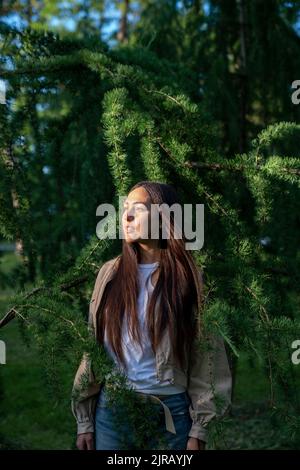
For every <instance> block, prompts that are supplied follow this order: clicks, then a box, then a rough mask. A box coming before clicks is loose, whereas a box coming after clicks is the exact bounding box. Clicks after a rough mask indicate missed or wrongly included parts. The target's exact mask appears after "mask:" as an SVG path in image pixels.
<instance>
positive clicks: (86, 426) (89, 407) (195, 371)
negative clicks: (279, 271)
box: [71, 257, 232, 441]
mask: <svg viewBox="0 0 300 470" xmlns="http://www.w3.org/2000/svg"><path fill="white" fill-rule="evenodd" d="M118 260H119V257H116V258H113V259H112V260H109V261H107V262H106V263H104V264H103V266H102V267H101V268H100V270H99V272H98V275H97V278H96V282H95V286H94V290H93V294H92V298H91V301H90V306H89V320H88V328H90V329H91V331H94V332H95V335H96V333H97V323H96V312H97V308H98V306H99V303H100V300H101V296H102V294H103V291H104V288H105V285H106V283H107V282H108V281H109V280H110V279H111V277H112V274H113V272H114V267H115V266H116V264H117V262H118ZM200 275H201V273H200ZM211 344H212V345H213V348H212V350H210V351H209V352H205V353H199V351H197V352H196V350H194V351H193V353H192V356H191V358H190V363H189V364H188V365H187V366H186V367H185V368H184V370H182V369H180V368H179V367H178V366H177V365H176V364H175V362H174V360H173V355H172V349H171V344H170V341H169V335H168V334H167V333H165V335H164V337H163V340H162V341H161V344H160V346H159V349H158V351H157V352H156V372H157V378H158V380H159V381H161V380H165V379H168V380H169V381H170V383H172V384H179V385H183V386H184V387H185V388H186V390H187V392H188V395H189V397H190V399H191V405H190V407H189V412H190V416H191V419H192V427H191V430H190V432H189V436H190V437H196V438H198V439H200V440H202V441H207V425H208V423H209V422H210V421H211V419H212V418H214V417H215V416H222V415H223V414H224V413H225V412H226V411H227V409H228V407H229V405H230V402H231V387H232V377H231V371H230V367H229V363H228V359H227V355H226V350H225V346H224V342H223V339H222V338H221V337H214V338H213V339H212V340H211ZM188 370H189V373H188V372H187V371H188ZM87 371H88V376H89V380H88V385H87V387H86V388H85V389H84V390H82V391H80V394H79V396H78V395H77V397H76V400H75V399H74V398H73V397H72V399H71V408H72V412H73V415H74V417H75V419H76V421H77V433H78V434H82V433H86V432H94V413H95V408H96V402H97V399H98V395H99V392H100V391H101V388H102V386H103V385H104V383H103V382H102V383H97V382H96V381H95V376H94V373H93V368H92V365H91V361H90V360H89V358H88V357H87V355H85V354H84V355H83V358H82V361H81V363H80V365H79V368H78V370H77V373H76V375H75V379H74V384H73V391H75V389H76V387H78V385H79V383H80V377H81V376H82V374H83V373H84V372H87ZM212 385H213V387H212ZM216 397H221V403H222V406H221V409H220V408H219V405H218V409H217V406H216Z"/></svg>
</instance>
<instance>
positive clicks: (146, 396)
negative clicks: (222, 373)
mask: <svg viewBox="0 0 300 470" xmlns="http://www.w3.org/2000/svg"><path fill="white" fill-rule="evenodd" d="M104 388H105V387H104ZM133 390H134V389H133ZM103 391H104V389H103V390H102V392H103ZM134 391H135V392H136V394H137V395H138V396H139V398H140V399H141V400H144V401H147V400H150V401H151V402H152V403H156V404H159V405H161V406H162V407H163V410H164V415H165V425H166V430H167V431H169V432H171V433H172V434H176V429H175V425H174V421H173V417H172V413H171V411H170V408H169V407H168V406H167V405H166V404H165V403H164V402H163V401H164V400H166V399H167V398H171V397H176V396H177V397H178V396H182V397H186V392H180V393H175V394H169V395H163V394H159V395H158V394H150V393H143V392H142V391H139V390H134Z"/></svg>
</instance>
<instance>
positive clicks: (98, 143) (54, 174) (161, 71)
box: [0, 2, 300, 447]
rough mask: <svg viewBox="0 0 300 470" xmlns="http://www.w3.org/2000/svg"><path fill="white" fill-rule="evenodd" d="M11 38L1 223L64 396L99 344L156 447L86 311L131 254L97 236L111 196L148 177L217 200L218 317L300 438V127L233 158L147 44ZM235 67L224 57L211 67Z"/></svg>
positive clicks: (100, 373) (100, 362) (1, 153)
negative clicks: (98, 219)
mask: <svg viewBox="0 0 300 470" xmlns="http://www.w3.org/2000/svg"><path fill="white" fill-rule="evenodd" d="M221 3H222V5H221V7H220V12H221V13H222V12H223V13H224V9H225V5H224V4H223V2H221ZM255 3H256V2H255ZM227 13H228V12H227ZM171 16H172V15H171ZM201 21H202V20H201ZM216 28H218V26H216ZM217 33H218V35H219V34H220V31H219V30H218V31H217ZM1 34H2V35H4V36H5V37H6V38H7V43H6V46H5V54H6V58H10V61H11V67H7V68H6V69H5V70H4V71H3V72H2V76H3V77H4V78H5V79H6V80H7V81H8V82H9V84H10V87H9V93H8V103H7V105H6V106H4V108H3V109H4V112H3V113H2V114H1V118H0V132H1V136H3V138H2V139H1V141H0V157H1V158H0V176H1V179H0V214H1V216H0V217H1V220H0V222H1V235H2V236H3V237H5V238H6V239H16V238H17V239H19V240H21V241H22V244H23V249H24V252H23V259H24V261H25V262H26V263H27V265H28V267H29V271H30V272H31V274H32V277H33V279H32V280H34V281H35V286H36V289H33V290H32V288H31V287H30V288H28V287H26V286H24V285H20V289H17V292H16V294H15V295H14V296H12V297H11V302H10V305H9V307H8V310H9V309H13V311H14V312H15V315H16V316H17V318H18V321H19V324H20V328H21V332H22V335H23V337H24V339H25V340H26V341H27V342H30V341H31V339H32V338H34V341H35V344H36V345H37V346H38V348H39V351H40V354H41V355H42V357H43V360H44V364H45V380H46V383H47V385H48V388H47V389H48V390H49V393H50V394H51V396H52V397H53V398H54V399H55V400H56V403H58V402H59V401H62V400H66V397H65V392H64V389H63V388H62V387H61V377H62V371H63V367H64V365H65V364H68V365H69V366H70V367H71V368H72V369H74V370H75V368H76V365H78V362H79V361H80V359H81V357H82V354H83V353H87V354H88V355H89V356H90V359H91V361H92V363H93V367H94V368H95V373H96V377H97V379H98V380H99V381H102V380H104V379H105V380H107V382H108V383H110V382H109V381H110V380H111V379H114V378H115V380H112V382H111V383H112V396H111V399H112V401H114V400H115V401H116V400H117V401H118V402H121V403H124V404H125V403H128V408H126V414H127V412H128V416H130V420H131V419H132V424H133V426H134V427H135V428H136V429H138V430H139V434H138V436H137V439H140V440H139V441H138V445H139V446H140V447H143V445H146V444H147V439H148V437H149V434H148V432H149V430H150V428H148V424H147V426H145V422H146V423H147V420H143V419H144V417H145V416H148V415H142V414H141V413H140V410H139V408H138V407H137V406H136V403H135V402H132V401H131V399H130V397H131V398H134V395H133V394H130V391H129V390H127V389H126V387H125V385H124V382H123V379H122V378H120V377H119V376H115V375H112V376H111V375H110V374H111V371H112V370H111V368H112V364H111V363H110V361H109V360H108V358H107V356H106V354H104V351H103V350H101V348H99V346H98V345H97V344H95V341H94V338H93V336H92V335H90V334H89V332H88V330H87V325H86V313H84V314H83V312H85V311H86V310H87V308H86V306H87V305H88V301H89V298H90V295H91V289H92V287H93V282H94V279H95V275H96V274H97V272H98V270H99V268H100V267H101V265H102V263H103V262H104V261H106V260H107V259H110V258H111V257H112V256H114V255H116V254H117V253H118V252H119V250H120V244H119V241H115V240H113V239H105V240H99V239H97V237H96V236H95V235H93V234H94V230H95V225H96V223H95V212H96V208H97V206H98V205H99V204H101V203H102V202H111V203H113V204H114V205H115V207H116V208H117V197H118V196H122V195H125V194H126V193H127V192H128V190H129V189H130V187H131V185H133V184H134V183H136V182H137V181H139V180H141V179H149V180H154V181H165V182H171V183H173V184H174V185H175V187H177V188H178V189H179V193H180V196H182V198H183V200H184V201H186V202H189V203H191V202H192V203H193V204H195V203H204V204H205V245H204V247H203V249H202V250H197V251H195V252H193V256H194V257H195V260H196V261H197V263H198V265H199V266H202V268H203V269H204V272H205V300H206V309H205V312H204V322H205V324H206V325H207V326H208V327H209V328H210V329H211V330H212V331H213V332H217V333H219V334H220V335H221V336H222V337H223V338H224V340H225V342H226V344H227V345H228V348H229V352H230V355H232V358H233V359H234V360H237V358H239V357H240V353H241V351H243V350H245V351H247V353H248V354H249V355H250V356H252V357H253V358H255V359H257V358H258V359H259V360H260V362H261V364H262V367H263V369H264V373H265V376H266V377H267V378H268V380H269V388H270V396H269V398H270V404H271V407H273V408H274V410H275V411H276V410H278V412H282V410H283V409H285V413H286V418H287V422H288V423H289V425H291V426H292V428H293V429H294V431H293V432H294V436H296V434H297V433H296V429H297V426H298V425H299V422H298V420H295V419H293V416H294V415H296V414H297V413H299V403H298V402H299V391H298V388H297V380H296V379H295V370H294V368H293V367H292V365H291V359H290V353H291V350H290V345H291V341H292V340H293V339H295V338H296V337H297V335H299V333H300V332H299V298H298V296H297V295H294V296H292V295H291V293H295V292H297V289H298V286H299V267H298V266H299V247H298V243H297V242H298V238H299V207H298V205H299V197H298V192H297V190H298V186H299V171H300V168H299V166H300V162H299V154H298V151H299V149H298V147H296V143H297V139H298V136H299V126H298V125H297V124H296V123H293V122H279V123H277V124H274V125H272V126H269V127H268V128H267V129H265V130H264V131H262V132H261V133H260V134H258V136H257V138H256V140H255V141H254V144H253V147H252V149H251V151H250V152H248V153H239V154H234V155H233V156H230V158H228V157H227V156H225V152H224V154H223V152H222V151H221V146H220V132H219V130H220V126H219V123H214V122H212V121H213V119H212V114H211V113H210V112H208V108H209V107H208V106H207V103H203V104H202V103H201V102H199V100H197V99H194V96H193V93H192V92H191V89H190V87H189V84H186V85H184V84H183V82H184V73H183V71H182V69H180V68H179V69H178V71H177V70H176V63H175V62H174V63H173V64H172V63H171V62H169V61H167V60H165V59H164V60H161V61H160V60H159V58H158V57H156V56H155V55H154V54H153V52H152V51H151V50H149V47H150V44H149V43H148V46H149V47H148V48H147V47H146V48H143V47H139V48H133V47H132V46H131V45H128V47H125V46H123V47H122V48H116V49H115V50H114V51H110V50H108V49H107V48H106V47H105V46H104V45H102V44H101V43H99V44H96V43H95V41H94V40H93V39H92V38H90V39H84V40H79V39H72V40H71V39H70V38H60V37H58V36H57V35H53V34H50V33H49V34H48V33H47V34H46V33H39V32H36V31H34V32H33V31H31V30H26V31H24V32H22V33H16V32H13V31H2V33H1ZM16 39H17V41H15V40H16ZM168 40H169V39H168ZM154 42H155V41H153V44H154ZM16 43H17V45H16ZM171 44H172V41H171V39H170V47H171ZM156 47H157V44H156ZM172 47H173V46H172ZM210 53H211V51H210ZM223 59H224V57H223ZM223 66H224V64H223V63H221V64H219V65H218V64H214V67H215V69H214V72H213V73H215V74H216V73H217V72H218V70H219V67H220V70H223ZM218 73H219V72H218ZM209 76H210V75H209V74H208V77H209ZM215 79H216V77H215ZM215 83H216V82H214V84H215ZM229 92H230V87H229V88H228V89H226V93H229ZM207 93H208V96H210V95H209V90H208V92H207ZM225 98H226V100H225V104H226V103H227V100H228V102H230V96H228V97H225ZM223 104H224V103H223ZM233 109H234V110H236V104H234V105H233ZM275 115H276V113H275ZM118 224H119V220H118ZM117 228H118V227H117ZM216 228H217V229H216ZM267 237H269V239H270V240H271V241H270V242H268V243H263V242H262V240H263V239H265V238H267ZM118 384H119V386H115V385H118ZM66 401H67V400H66ZM287 405H288V406H287ZM120 408H122V407H120ZM273 408H272V409H273ZM145 413H146V411H145ZM147 413H148V411H147ZM149 413H150V414H151V410H150V409H149ZM152 413H153V411H152ZM128 416H127V417H128ZM149 416H150V415H149ZM141 417H142V418H143V419H142V421H141V420H140V418H141ZM123 418H124V416H123ZM119 419H120V420H122V416H119ZM216 426H218V425H217V424H216ZM151 429H152V428H151ZM216 429H217V428H216ZM152 431H153V430H152ZM217 435H220V433H219V434H218V433H217ZM295 439H296V438H295ZM295 442H296V441H295ZM216 445H217V444H216Z"/></svg>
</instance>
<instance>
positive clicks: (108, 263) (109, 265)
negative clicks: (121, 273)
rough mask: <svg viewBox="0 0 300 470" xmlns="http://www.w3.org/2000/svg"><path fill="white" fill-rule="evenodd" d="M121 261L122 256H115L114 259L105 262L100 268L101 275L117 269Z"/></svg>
mask: <svg viewBox="0 0 300 470" xmlns="http://www.w3.org/2000/svg"><path fill="white" fill-rule="evenodd" d="M120 259H121V255H118V256H115V257H114V258H111V259H109V260H107V261H105V262H104V263H103V264H102V265H101V266H100V268H99V273H100V272H101V273H103V272H104V271H107V270H108V269H112V268H114V267H116V266H117V265H118V263H119V261H120Z"/></svg>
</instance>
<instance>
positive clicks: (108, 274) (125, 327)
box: [72, 181, 231, 450]
mask: <svg viewBox="0 0 300 470" xmlns="http://www.w3.org/2000/svg"><path fill="white" fill-rule="evenodd" d="M163 203H165V204H167V207H169V208H171V206H172V205H173V204H175V203H177V204H178V203H179V201H178V197H177V194H176V191H175V190H174V188H173V187H172V186H170V185H168V184H162V183H157V182H149V181H142V182H140V183H138V184H136V185H135V186H134V187H133V188H132V189H131V190H130V192H129V194H128V196H127V198H126V200H125V202H124V207H123V215H122V229H123V233H124V236H125V238H124V240H123V247H122V255H120V256H118V257H117V258H114V259H113V260H110V261H108V262H106V263H105V264H104V265H103V266H102V268H101V269H100V271H99V273H98V276H97V279H96V283H95V287H94V292H93V295H92V300H91V304H90V316H89V323H90V325H92V326H93V327H94V330H95V335H96V338H97V340H98V341H99V342H100V343H101V344H104V346H105V349H106V350H107V352H108V353H109V355H110V356H111V357H112V358H113V360H114V362H115V364H116V365H117V366H118V367H120V369H121V370H122V371H124V372H125V374H126V377H127V379H128V383H129V384H130V385H131V386H132V388H133V389H134V390H135V391H136V392H137V394H138V396H140V397H143V398H145V397H147V398H148V397H149V399H150V397H151V400H152V401H153V403H156V405H155V406H156V408H155V407H154V409H157V412H158V413H162V415H165V422H162V424H161V432H162V433H164V437H165V442H167V446H168V449H178V450H184V449H188V450H202V449H204V448H205V443H206V441H207V424H208V423H209V421H210V420H211V419H212V418H213V417H214V416H216V415H217V414H224V413H225V411H226V410H227V408H228V406H229V404H230V395H231V373H230V368H229V364H228V360H227V356H226V351H225V347H224V343H223V341H222V339H221V338H219V337H211V345H212V348H210V350H209V351H208V352H205V351H202V352H200V351H197V348H196V339H197V338H198V335H197V331H198V332H199V334H200V338H201V333H202V331H201V330H202V326H201V321H200V320H199V318H200V317H199V315H195V313H196V312H201V309H202V307H203V282H202V275H201V271H200V270H199V269H198V268H197V266H196V265H195V262H194V260H193V258H192V256H191V254H190V253H189V252H188V251H187V250H186V249H185V238H184V234H183V235H182V237H181V238H178V237H174V233H175V232H176V231H177V228H178V220H177V219H176V220H175V218H174V217H173V216H172V213H170V214H171V216H170V218H169V219H168V217H166V215H165V212H164V211H163V210H162V211H160V210H159V238H158V239H156V238H154V237H152V238H151V234H152V233H153V232H151V228H152V227H154V224H155V223H154V222H153V221H154V219H153V218H151V217H150V215H151V205H154V204H156V205H157V204H158V205H161V204H163ZM152 207H155V208H157V207H159V206H152ZM156 210H157V209H156ZM163 224H165V227H167V232H165V233H167V238H164V237H162V227H163V226H164V225H163ZM168 230H169V231H168ZM107 312H109V315H108V314H107ZM87 368H89V371H90V377H89V389H88V390H87V391H86V393H85V394H84V396H83V398H82V399H81V400H76V401H75V400H73V402H72V410H73V414H74V416H75V417H76V420H77V424H78V437H77V447H78V448H79V449H93V448H96V450H100V449H102V450H118V449H120V448H122V447H121V441H122V435H121V434H123V433H124V434H126V435H128V436H129V437H130V434H131V430H130V428H129V427H126V426H125V427H123V428H122V432H120V431H119V430H117V429H116V428H115V427H114V420H113V414H112V413H113V410H112V409H111V407H110V406H108V404H107V400H106V389H105V385H104V384H101V386H99V384H97V383H95V381H94V376H93V372H92V368H91V367H90V364H88V362H87V359H86V358H84V359H83V361H82V363H81V365H80V367H79V369H78V371H77V374H76V377H75V381H74V387H75V386H76V384H78V383H79V379H80V376H81V374H82V373H83V371H84V370H87ZM216 394H217V395H220V396H221V398H222V399H223V405H222V407H221V410H217V406H216ZM133 445H134V443H132V446H133ZM151 445H154V446H155V445H156V444H155V439H154V441H153V442H152V443H149V446H151ZM130 446H131V443H130V439H129V440H128V448H130ZM131 448H133V447H131Z"/></svg>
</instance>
